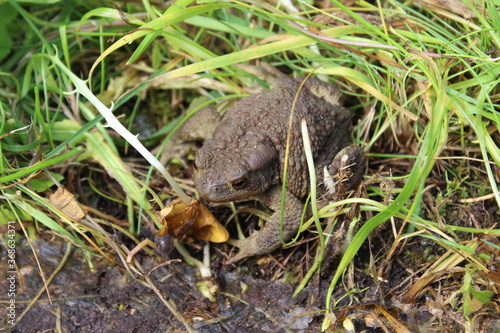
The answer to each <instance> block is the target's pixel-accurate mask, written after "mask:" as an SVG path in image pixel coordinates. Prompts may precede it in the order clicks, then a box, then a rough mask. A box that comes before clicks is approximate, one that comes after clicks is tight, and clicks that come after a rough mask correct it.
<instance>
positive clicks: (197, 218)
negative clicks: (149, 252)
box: [157, 199, 229, 243]
mask: <svg viewBox="0 0 500 333" xmlns="http://www.w3.org/2000/svg"><path fill="white" fill-rule="evenodd" d="M160 218H161V220H162V223H163V228H162V229H161V230H160V231H159V232H158V233H157V236H159V237H165V235H166V233H167V232H168V236H170V237H172V238H175V239H178V240H180V241H183V242H185V243H189V242H192V241H194V240H208V241H211V242H213V243H223V242H225V241H227V240H228V239H229V233H228V232H227V230H226V228H224V227H223V226H222V225H221V224H220V223H219V221H217V219H216V218H215V216H213V215H212V213H211V212H210V211H209V210H208V208H207V207H206V206H205V205H204V204H203V203H202V202H200V201H198V200H195V199H191V203H190V204H186V203H184V202H183V201H182V200H180V199H176V200H174V201H172V202H171V203H170V204H169V205H168V206H167V207H165V208H164V209H162V210H161V211H160Z"/></svg>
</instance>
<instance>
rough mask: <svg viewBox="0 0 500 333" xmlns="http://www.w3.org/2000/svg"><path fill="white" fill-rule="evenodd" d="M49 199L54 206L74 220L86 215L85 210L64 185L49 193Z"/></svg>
mask: <svg viewBox="0 0 500 333" xmlns="http://www.w3.org/2000/svg"><path fill="white" fill-rule="evenodd" d="M49 200H50V202H51V203H52V204H53V205H54V206H56V207H57V208H58V209H59V210H61V211H62V212H63V213H64V214H66V215H67V216H68V217H70V218H72V219H74V220H75V221H80V220H81V219H83V218H84V217H85V215H87V211H86V210H85V209H84V208H83V207H82V206H81V205H80V203H79V202H78V201H77V200H76V199H75V197H74V196H73V194H72V193H71V192H69V191H68V190H67V189H66V188H65V187H64V186H60V187H59V188H58V189H57V191H55V192H54V193H53V194H51V195H50V196H49Z"/></svg>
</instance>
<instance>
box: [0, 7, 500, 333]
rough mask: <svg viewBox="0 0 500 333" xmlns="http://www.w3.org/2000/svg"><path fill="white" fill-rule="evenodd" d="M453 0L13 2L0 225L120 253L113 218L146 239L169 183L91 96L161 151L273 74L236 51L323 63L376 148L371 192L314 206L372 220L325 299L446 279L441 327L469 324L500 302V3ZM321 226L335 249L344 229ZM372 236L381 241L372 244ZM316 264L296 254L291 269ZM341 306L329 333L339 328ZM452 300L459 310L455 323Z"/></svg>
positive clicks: (0, 104)
mask: <svg viewBox="0 0 500 333" xmlns="http://www.w3.org/2000/svg"><path fill="white" fill-rule="evenodd" d="M450 3H452V4H454V6H451V7H450V8H445V9H444V8H442V7H434V6H432V5H431V4H429V3H428V2H424V1H418V2H414V3H411V4H410V3H401V2H396V1H386V2H383V4H381V3H376V4H372V3H368V2H365V1H359V2H342V3H341V2H339V1H331V2H329V3H328V4H326V3H323V4H319V3H315V4H309V3H305V2H297V3H293V4H289V3H288V2H284V3H283V4H282V5H280V4H279V3H278V4H275V5H273V4H270V3H267V2H260V1H227V2H216V1H198V2H194V1H188V0H178V1H175V2H171V3H170V2H169V3H168V4H161V3H154V2H148V1H145V2H142V3H126V4H125V3H120V4H113V3H112V2H106V1H104V2H99V3H96V2H76V4H75V5H70V4H69V3H67V2H54V3H52V2H48V3H45V4H44V5H37V4H32V3H23V4H20V3H18V2H14V1H10V2H3V3H1V4H0V13H2V14H0V16H1V17H2V20H1V21H2V23H0V34H1V35H3V36H4V38H5V42H4V45H3V48H2V49H0V59H1V60H2V63H1V67H0V77H1V80H2V88H1V90H0V121H1V122H0V151H1V152H2V154H1V155H2V157H1V158H0V184H1V192H0V196H1V200H2V201H1V202H0V218H1V219H2V220H1V221H0V222H1V223H3V224H4V225H7V223H8V221H16V223H19V225H22V226H23V230H24V237H27V238H28V239H35V238H36V237H37V231H39V230H40V229H41V227H40V225H39V224H40V223H41V224H43V225H44V228H46V230H50V232H52V233H54V234H55V235H57V236H59V237H62V238H64V239H65V240H67V241H68V242H70V243H72V244H74V245H76V246H77V247H79V248H81V249H83V252H82V253H84V256H85V258H86V260H87V262H88V264H89V265H90V266H91V267H93V256H105V257H109V258H111V257H113V256H114V254H117V253H119V255H120V256H122V258H123V257H125V256H126V255H128V252H129V250H128V248H126V247H125V248H124V247H122V246H117V245H116V244H115V242H114V241H113V237H112V236H111V235H109V234H108V233H109V232H110V230H112V229H117V230H120V231H121V232H123V233H125V234H126V235H127V237H129V238H130V239H131V240H132V243H138V242H139V241H138V240H136V236H137V235H138V234H139V232H140V231H141V230H142V229H143V228H144V226H147V227H148V228H149V229H151V230H154V225H155V224H156V225H158V224H159V223H158V221H157V220H156V218H155V217H154V216H153V214H152V213H151V208H152V207H156V206H158V207H159V206H161V201H162V200H164V199H165V198H167V197H172V196H173V195H175V194H174V193H172V192H171V191H170V189H169V190H163V191H162V190H161V189H160V188H162V186H160V187H159V188H154V189H153V190H151V189H149V188H148V186H151V187H155V185H152V184H154V182H153V181H152V180H155V179H156V178H155V177H154V176H153V174H152V172H151V170H149V169H148V168H149V166H147V165H146V163H144V161H143V160H142V159H132V158H136V157H138V156H137V155H136V153H135V151H133V150H131V149H128V144H129V143H127V142H125V141H124V140H123V139H121V138H119V137H118V136H116V135H115V132H114V131H111V130H109V128H107V127H106V126H104V125H105V122H103V117H102V116H101V115H100V114H99V113H98V112H96V110H95V109H94V107H96V108H98V105H97V104H99V103H101V102H102V104H103V105H102V106H108V107H110V106H112V110H113V112H114V115H115V116H117V117H118V118H119V119H120V122H121V123H122V124H123V125H124V126H125V127H126V128H128V129H130V131H131V132H132V133H137V132H139V130H141V133H143V134H142V135H140V136H139V140H140V141H141V142H142V143H143V144H144V145H146V146H147V147H148V148H151V149H152V148H154V147H155V146H158V145H161V144H162V140H163V136H164V135H165V133H170V132H171V130H172V128H174V127H175V124H176V123H175V121H179V115H180V114H181V113H182V112H183V111H185V110H186V109H187V108H188V105H189V103H190V102H191V101H192V100H193V99H194V98H195V97H197V96H199V95H204V96H205V97H207V98H208V100H213V101H215V100H217V101H220V100H222V101H224V100H230V99H232V98H233V97H239V96H241V94H242V93H244V91H243V90H242V87H247V86H250V85H252V84H254V83H255V82H257V83H258V84H260V85H262V86H266V83H265V82H262V81H261V80H260V79H259V78H257V77H256V76H255V75H254V73H252V72H249V71H248V67H246V66H242V64H246V65H248V64H252V65H253V64H257V63H259V62H266V63H269V64H271V65H273V66H275V67H277V68H279V69H280V70H282V71H283V72H285V73H287V74H291V73H295V74H296V75H298V76H306V75H308V74H309V73H311V72H314V75H316V76H319V77H320V78H322V79H325V80H328V81H330V82H333V83H336V84H337V85H338V86H339V87H340V88H341V89H342V90H343V91H344V93H345V94H346V96H347V98H346V105H347V107H349V108H350V109H351V110H353V113H354V114H355V119H356V120H358V122H357V124H355V130H354V133H353V137H354V140H355V141H356V143H358V144H360V145H362V146H363V149H364V151H365V152H366V154H367V159H368V171H367V175H366V177H365V181H364V185H363V187H362V188H361V190H360V191H358V192H357V193H355V194H356V195H355V196H354V197H352V198H348V199H345V200H342V201H339V202H335V203H332V204H330V205H328V206H327V207H325V208H323V209H320V210H319V217H320V218H322V219H324V221H328V220H329V219H333V220H335V221H337V220H340V221H342V219H345V220H346V221H348V222H350V221H352V220H354V221H357V220H359V221H361V222H362V223H361V222H359V223H358V224H360V227H359V228H353V231H352V232H353V233H354V234H353V236H352V239H350V241H349V243H348V244H347V246H346V248H345V251H344V252H343V254H342V256H341V259H340V262H339V263H338V266H337V267H336V269H335V271H334V272H333V271H332V272H331V276H332V277H331V279H330V280H329V281H328V284H329V288H328V289H322V290H321V295H322V296H321V299H322V301H323V302H324V303H323V309H324V310H325V311H331V310H330V309H331V308H332V307H335V306H340V305H343V306H345V305H347V303H346V300H347V299H348V297H343V296H345V295H347V294H349V295H350V296H351V297H353V298H355V297H357V296H356V293H350V292H352V291H354V290H355V289H357V288H356V283H355V281H356V279H359V278H360V276H362V275H363V274H365V275H367V276H370V277H371V278H372V279H373V281H374V282H373V283H374V286H375V285H376V286H378V287H379V288H381V291H380V295H379V296H380V299H381V300H386V301H388V299H391V301H392V303H393V304H396V305H398V304H399V305H400V304H402V303H403V302H405V303H408V304H417V305H418V304H419V303H418V302H421V301H420V297H421V296H422V294H423V292H424V290H428V289H426V288H429V287H430V288H436V291H435V293H434V294H432V295H433V300H432V302H433V306H434V307H435V308H436V309H437V308H442V309H444V310H443V311H445V312H446V313H447V314H448V316H447V317H446V318H447V319H446V320H448V322H447V323H446V325H451V326H450V327H455V328H457V327H459V328H460V329H466V330H473V329H474V328H475V327H476V326H475V325H477V321H478V320H479V316H482V315H483V313H494V309H495V308H498V306H499V305H498V295H497V288H498V280H499V277H498V274H497V273H496V272H495V269H496V265H497V263H496V261H495V258H496V257H497V254H498V251H499V245H498V244H499V243H498V237H499V236H500V229H499V228H498V226H497V225H496V224H495V222H497V221H499V212H498V206H499V204H500V194H499V190H498V182H499V170H500V169H499V166H500V148H499V146H500V144H499V143H500V138H499V134H498V133H499V124H500V113H499V112H500V108H499V96H500V89H499V86H500V85H499V80H500V54H499V52H498V50H500V36H499V31H500V17H499V14H498V10H497V4H495V2H494V1H485V2H479V1H471V2H466V3H465V4H464V3H462V2H456V3H455V2H450ZM20 27H22V29H20ZM15 29H17V30H15ZM2 31H3V32H4V33H2ZM13 31H21V33H19V34H14V33H13ZM84 81H85V82H84ZM186 87H189V89H186ZM214 87H216V89H214ZM71 92H72V93H71ZM144 119H146V120H145V121H144ZM106 121H107V122H108V123H109V120H108V119H106ZM144 123H145V124H144ZM143 125H144V126H143ZM144 128H146V130H144ZM148 174H149V176H147V175H148ZM54 185H55V186H54ZM61 185H64V186H65V187H66V188H67V189H68V191H69V193H71V195H70V197H76V198H77V199H78V201H79V202H80V203H83V204H84V206H86V207H87V208H88V209H87V211H86V212H88V214H87V213H86V214H85V218H83V217H82V218H81V219H82V220H80V221H78V220H76V219H75V218H74V217H72V216H71V215H68V214H69V213H68V212H67V211H65V210H64V209H62V208H60V207H58V206H57V205H56V204H55V203H54V201H53V200H52V199H51V195H53V193H54V192H55V190H54V188H55V187H56V186H57V187H60V186H61ZM182 187H183V188H184V189H186V188H187V189H189V186H188V185H185V184H184V185H182ZM111 203H113V204H111ZM113 205H117V208H113ZM334 209H336V210H334ZM98 211H101V212H98ZM353 215H354V216H353ZM89 218H90V220H89ZM82 221H83V222H82ZM94 222H95V224H94ZM329 222H332V221H329ZM332 223H333V222H332ZM313 224H314V223H313V221H312V220H311V221H308V222H306V223H305V224H304V227H303V228H302V229H303V231H305V230H307V229H310V228H311V225H313ZM384 224H385V225H386V226H387V227H388V229H385V230H381V229H380V226H382V225H384ZM25 226H26V228H25ZM100 226H106V227H105V228H103V227H100ZM108 226H111V228H109V229H107V228H108ZM325 230H328V229H325ZM334 230H335V229H333V231H334ZM330 231H331V230H330ZM379 233H381V234H383V235H384V236H383V237H381V238H384V239H383V240H380V239H377V237H376V236H375V237H374V236H373V235H377V234H379ZM305 235H307V234H305ZM325 236H326V238H325V239H326V246H327V247H328V243H329V242H333V241H334V238H332V237H330V235H326V234H325ZM386 236H387V237H386ZM322 237H323V235H322ZM388 237H391V240H390V241H389V240H388V239H389V238H388ZM367 239H368V240H369V243H370V244H374V245H373V247H372V249H373V250H374V253H370V254H369V255H368V256H366V257H367V258H365V256H364V254H363V253H362V252H360V249H362V248H363V246H364V248H365V249H366V248H368V247H367V245H366V244H367ZM89 244H92V245H93V247H90V246H89ZM310 244H311V246H312V247H311V250H310V253H314V252H313V251H312V249H314V247H315V246H316V243H315V242H313V241H311V242H310ZM375 247H376V248H375ZM405 248H408V249H411V250H410V251H409V252H406V254H407V255H405ZM415 251H417V253H424V252H425V253H428V255H425V256H423V255H422V256H418V255H415ZM319 252H323V251H319ZM412 253H413V254H414V255H412ZM356 258H359V260H366V261H364V262H363V261H362V262H363V264H356V261H357V259H356ZM320 259H321V260H319V262H322V261H323V258H320ZM327 259H328V258H327ZM112 261H113V260H112ZM396 261H397V262H398V263H397V264H396ZM410 263H411V264H412V265H411V266H409V264H410ZM310 264H311V263H310V262H309V261H307V260H305V259H304V262H303V263H301V264H298V266H299V267H300V269H298V271H300V272H299V273H298V274H297V275H298V276H299V277H303V276H306V275H307V273H305V272H306V271H307V269H306V268H309V265H310ZM396 266H398V267H399V266H402V267H405V269H406V271H407V272H408V274H407V276H405V277H398V279H396V278H394V280H395V281H396V280H397V281H398V285H394V284H391V283H390V280H391V273H394V271H395V270H396V268H395V267H396ZM133 267H135V268H133V269H131V272H132V271H134V270H135V271H134V272H135V273H136V271H139V272H141V274H142V273H145V272H143V271H142V269H141V268H138V266H133ZM314 267H315V271H314V272H316V273H319V272H320V270H321V267H323V269H324V270H325V269H326V268H325V267H327V265H326V264H322V265H317V266H314ZM129 269H130V268H129ZM269 269H270V270H271V271H272V272H273V273H272V274H269V276H284V275H285V271H284V269H283V268H282V267H272V268H269ZM361 272H363V273H361ZM451 273H452V274H453V278H452V279H448V280H446V281H445V276H446V277H447V276H448V275H449V274H451ZM307 276H308V277H311V276H312V274H309V275H307ZM316 276H318V279H319V276H320V275H319V274H318V275H316ZM343 277H344V278H345V281H346V282H345V284H344V285H343V287H344V288H346V289H347V290H346V292H345V294H344V295H342V294H341V292H342V286H340V285H339V282H340V281H341V279H342V278H343ZM381 281H382V282H381ZM148 283H149V282H148ZM307 283H313V282H308V280H304V282H303V283H302V287H303V286H305V285H307ZM381 283H385V284H386V286H385V287H381ZM439 283H443V284H444V286H445V287H446V288H444V289H439V288H438V284H439ZM388 288H389V290H387V289H388ZM394 294H397V297H392V298H391V297H390V296H391V295H392V296H393V295H394ZM353 295H354V296H353ZM172 308H173V307H172ZM173 311H175V310H173ZM374 311H375V310H374ZM377 311H378V310H377ZM422 311H423V310H422ZM332 313H336V314H338V312H335V311H333V312H331V313H329V314H327V315H326V316H325V317H324V318H325V319H324V321H323V323H322V325H323V328H324V329H327V328H328V327H331V326H332V325H335V321H334V319H335V318H334V316H333V315H332ZM456 313H460V314H462V315H463V318H464V320H463V321H461V322H454V321H453V320H452V318H455V317H456V316H455V314H456ZM178 318H179V320H181V321H184V319H183V318H182V316H181V315H178ZM384 318H386V319H387V320H389V317H387V316H386V317H384ZM432 324H433V323H431V325H432ZM402 325H403V324H402ZM453 325H455V326H453ZM185 326H186V327H188V325H187V324H185Z"/></svg>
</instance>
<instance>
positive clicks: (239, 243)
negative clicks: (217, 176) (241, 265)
mask: <svg viewBox="0 0 500 333" xmlns="http://www.w3.org/2000/svg"><path fill="white" fill-rule="evenodd" d="M258 199H259V200H260V201H262V202H263V203H265V204H266V205H267V206H268V207H269V208H271V209H273V210H274V211H275V212H274V213H273V214H272V215H271V218H270V219H269V221H267V223H266V225H265V226H264V227H263V228H262V229H261V230H259V231H257V232H255V233H253V234H252V235H251V236H250V237H248V238H246V239H243V240H235V239H232V240H229V241H228V242H229V243H230V244H231V245H234V246H236V247H238V248H239V249H240V251H239V252H238V254H236V255H235V256H233V257H232V258H230V259H229V260H228V263H235V262H237V261H239V260H241V259H244V258H247V257H251V256H254V255H260V254H266V253H270V252H273V251H274V250H277V249H279V248H280V247H281V245H282V244H281V238H280V228H281V222H280V219H281V216H280V215H281V214H280V204H281V186H274V187H273V188H271V189H270V190H269V191H268V192H267V193H266V194H265V195H263V196H262V197H259V198H258ZM303 208H304V204H303V203H302V201H301V200H299V199H298V198H297V197H296V196H295V195H294V194H293V193H292V192H290V191H288V190H286V191H285V207H284V210H283V224H282V226H283V239H284V241H285V242H286V241H288V240H289V239H290V238H292V237H293V236H294V235H295V233H296V232H297V230H298V229H299V226H300V219H301V216H302V210H303Z"/></svg>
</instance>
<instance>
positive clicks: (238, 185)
mask: <svg viewBox="0 0 500 333" xmlns="http://www.w3.org/2000/svg"><path fill="white" fill-rule="evenodd" d="M246 184H247V180H246V178H240V179H236V180H235V181H233V182H232V183H231V187H232V188H235V189H240V188H243V187H244V186H245V185H246Z"/></svg>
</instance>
